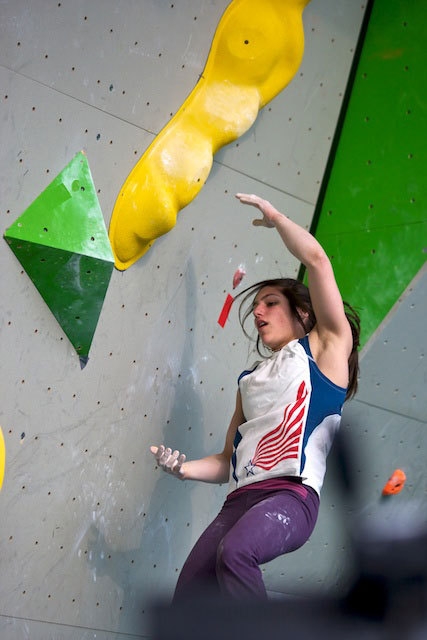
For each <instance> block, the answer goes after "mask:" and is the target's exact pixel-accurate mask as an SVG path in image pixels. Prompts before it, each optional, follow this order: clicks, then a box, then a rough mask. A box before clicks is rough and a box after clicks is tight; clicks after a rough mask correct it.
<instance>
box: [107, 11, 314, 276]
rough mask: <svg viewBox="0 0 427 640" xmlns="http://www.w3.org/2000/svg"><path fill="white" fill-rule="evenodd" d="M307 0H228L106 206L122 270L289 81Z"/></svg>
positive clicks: (164, 228)
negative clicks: (170, 106)
mask: <svg viewBox="0 0 427 640" xmlns="http://www.w3.org/2000/svg"><path fill="white" fill-rule="evenodd" d="M308 2H309V0H232V2H231V3H230V5H229V6H228V8H227V9H226V11H225V12H224V14H223V16H222V18H221V20H220V22H219V24H218V27H217V30H216V32H215V35H214V38H213V41H212V45H211V50H210V52H209V56H208V59H207V62H206V66H205V68H204V70H203V73H202V75H201V76H200V79H199V81H198V83H197V85H196V86H195V88H194V89H193V91H192V92H191V93H190V95H189V96H188V97H187V99H186V100H185V101H184V103H183V104H182V106H181V107H180V109H179V110H178V112H177V113H176V115H175V116H174V117H173V118H172V119H171V120H170V122H169V123H168V124H167V125H166V126H165V127H164V128H163V129H162V131H161V132H160V133H159V134H158V136H157V137H156V138H155V139H154V141H153V142H152V143H151V145H150V146H149V147H148V149H147V150H146V152H145V153H144V154H143V156H142V157H141V159H140V160H139V161H138V162H137V164H136V165H135V167H134V168H133V169H132V171H131V172H130V174H129V176H128V177H127V179H126V181H125V183H124V184H123V186H122V189H121V190H120V193H119V195H118V197H117V200H116V203H115V205H114V209H113V213H112V217H111V223H110V230H109V235H110V242H111V247H112V249H113V253H114V258H115V266H116V268H117V269H120V270H122V271H123V270H125V269H127V268H128V267H130V266H131V265H132V264H133V263H134V262H136V261H137V260H138V259H139V258H141V257H142V256H143V255H144V253H145V252H146V251H148V249H149V248H150V247H151V245H152V244H153V242H154V241H155V239H156V238H158V237H159V236H161V235H163V234H165V233H167V232H168V231H170V230H171V229H172V227H173V226H174V225H175V224H176V217H177V214H178V211H180V210H181V209H182V208H183V207H185V206H186V205H188V204H189V203H190V202H191V201H192V200H193V199H194V198H195V197H196V195H197V194H198V193H199V191H200V190H201V189H202V187H203V185H204V184H205V182H206V180H207V178H208V175H209V172H210V170H211V167H212V162H213V155H214V154H215V153H216V151H217V150H218V149H219V148H220V147H222V146H224V145H226V144H229V143H230V142H232V141H233V140H235V139H236V138H238V137H239V136H241V135H242V134H243V133H244V132H245V131H247V130H248V129H249V128H250V127H251V125H252V124H253V122H254V121H255V119H256V117H257V115H258V112H259V110H260V109H262V107H264V106H265V105H266V104H267V102H269V101H270V100H272V99H273V98H274V97H275V96H276V95H277V94H278V93H279V92H280V91H282V89H283V88H284V87H286V85H287V84H288V83H289V82H290V81H291V79H292V78H293V77H294V75H295V73H296V71H297V70H298V68H299V66H300V63H301V60H302V56H303V51H304V31H303V23H302V13H303V10H304V8H305V6H306V5H307V4H308Z"/></svg>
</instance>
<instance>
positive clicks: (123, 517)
mask: <svg viewBox="0 0 427 640" xmlns="http://www.w3.org/2000/svg"><path fill="white" fill-rule="evenodd" d="M227 4H228V2H227V1H226V0H215V1H212V0H211V1H208V0H178V2H174V3H170V2H163V0H160V1H159V0H156V1H152V0H143V1H141V2H136V1H135V0H120V1H114V2H113V1H112V0H94V1H93V2H90V3H87V2H83V1H82V0H73V1H71V0H65V1H62V2H56V1H55V2H51V1H49V0H31V1H30V0H27V1H25V0H9V1H8V0H6V1H4V2H2V3H1V6H0V82H1V95H0V121H1V133H2V144H1V146H0V163H1V168H2V169H1V172H0V198H1V201H0V221H1V231H2V233H3V232H4V230H5V229H6V228H8V227H9V226H10V224H11V223H12V222H13V221H15V220H16V218H17V217H18V216H19V215H20V214H21V213H22V212H23V211H24V209H26V207H27V206H28V205H29V204H30V203H31V202H32V201H33V200H34V199H35V198H36V197H37V196H38V195H39V193H40V192H41V191H42V190H43V189H44V188H45V187H46V186H47V185H48V184H49V183H50V181H51V180H52V179H53V178H54V177H55V176H56V175H57V174H58V173H59V172H60V171H61V170H62V169H63V168H64V166H65V165H66V164H67V163H68V162H69V161H70V160H71V158H72V157H73V156H74V154H75V153H77V152H78V151H80V150H82V149H83V150H84V151H85V153H86V154H87V158H88V161H89V165H90V168H91V172H92V176H93V180H94V184H95V186H96V188H97V193H98V197H99V201H100V204H101V208H102V211H103V214H104V218H105V222H106V224H107V225H108V222H109V219H110V215H111V211H112V207H113V204H114V200H115V197H116V195H117V193H118V191H119V189H120V186H121V184H122V183H123V181H124V179H125V178H126V176H127V175H128V173H129V171H130V169H131V168H132V166H133V165H134V163H135V162H136V160H137V158H139V157H140V156H141V155H142V153H143V152H144V150H145V149H146V147H147V146H148V145H149V143H150V142H151V141H152V140H153V138H154V136H155V135H156V133H158V131H160V129H161V128H162V127H163V126H164V124H165V123H166V122H167V121H168V119H169V118H170V117H171V115H172V114H173V113H174V112H176V110H177V109H178V108H179V106H180V104H181V103H182V101H183V100H184V98H185V97H186V96H187V95H188V93H189V91H191V89H192V88H193V86H194V85H195V83H196V81H197V77H198V74H199V73H200V72H201V70H202V69H203V65H204V63H205V60H206V56H207V53H208V51H209V45H210V41H211V38H212V35H213V33H214V30H215V27H216V24H217V22H218V20H219V18H220V16H221V14H222V12H223V11H224V9H225V7H226V6H227ZM364 11H365V5H364V4H361V3H357V2H353V0H322V1H320V0H312V2H311V3H310V4H309V5H308V7H307V8H306V10H305V13H304V23H305V32H306V49H305V56H304V60H303V63H302V66H301V68H300V71H299V73H298V74H297V76H296V77H295V79H294V81H293V82H292V83H291V85H290V86H289V87H288V88H287V89H286V90H285V91H284V92H283V93H282V94H280V95H279V96H278V97H277V98H275V99H274V100H273V101H272V102H271V103H270V104H269V105H268V106H267V107H266V108H265V109H264V110H263V111H262V113H261V114H260V116H259V117H258V119H257V121H256V123H255V124H254V126H253V127H252V129H251V130H250V131H249V132H248V133H247V134H245V135H244V136H243V137H242V138H241V139H239V140H238V141H236V142H235V143H234V144H232V145H230V146H229V147H228V148H225V149H222V150H221V151H220V152H219V153H218V154H217V156H216V157H215V162H214V167H213V169H212V172H211V174H210V176H209V180H208V182H207V184H206V185H205V187H204V188H203V190H202V191H201V193H200V194H199V196H198V197H197V198H196V200H195V201H193V202H192V203H191V204H190V205H189V206H188V207H187V208H186V209H185V210H183V211H182V212H181V213H180V214H179V219H178V223H177V225H176V227H175V228H174V229H173V230H172V231H171V232H170V233H169V234H168V235H167V236H165V237H164V238H161V239H160V240H158V241H157V242H156V245H155V247H153V249H152V250H150V251H149V252H148V253H147V254H146V256H144V257H143V258H142V259H141V260H140V261H139V262H138V263H137V264H136V265H134V266H133V267H132V268H131V269H129V271H127V272H125V273H119V272H117V271H115V272H114V273H113V277H112V279H111V282H110V285H109V289H108V291H107V295H106V298H105V302H104V306H103V309H102V313H101V316H100V320H99V323H98V327H97V330H96V332H95V336H94V340H93V343H92V347H91V351H90V354H89V362H88V364H87V365H86V367H85V368H84V369H81V368H80V364H79V359H78V356H77V354H76V353H75V351H74V349H73V348H72V346H71V345H70V343H69V342H68V340H67V338H66V337H65V336H64V334H63V332H62V330H61V328H60V327H59V325H58V323H57V322H56V320H55V318H54V317H53V315H52V314H51V313H50V311H49V309H48V308H47V306H46V305H45V303H44V302H43V300H42V299H41V297H40V295H39V294H38V292H37V291H36V289H35V288H34V286H33V284H32V283H31V281H30V280H29V278H28V276H27V275H26V273H25V272H23V271H22V269H21V267H20V265H19V263H18V262H17V260H16V258H15V257H14V255H13V254H12V252H11V251H10V249H9V248H8V246H7V244H6V243H5V242H4V243H3V246H2V248H1V250H0V268H1V271H2V278H1V281H0V287H1V289H0V294H1V295H0V300H1V308H2V313H1V316H0V322H1V342H0V357H1V362H2V367H1V388H2V402H1V406H0V421H1V425H2V429H3V432H4V435H5V440H6V451H7V467H6V475H5V480H4V485H3V490H2V492H1V494H0V504H1V510H2V513H3V516H2V519H1V524H0V558H1V560H0V562H1V575H2V580H1V585H0V614H1V617H0V635H1V637H2V639H3V638H4V640H9V639H10V640H15V639H20V640H21V639H23V638H31V639H32V640H38V639H39V638H40V639H43V640H45V639H46V638H55V639H64V640H71V639H72V640H75V639H76V640H77V639H80V638H87V639H92V638H98V639H99V638H102V639H103V640H104V639H105V640H109V639H110V638H115V639H123V638H126V637H146V636H148V635H149V602H150V598H152V597H153V596H154V595H158V594H164V595H166V596H167V595H169V594H170V593H171V591H172V589H173V587H174V584H175V580H176V577H177V573H178V571H179V569H180V567H181V565H182V563H183V561H184V559H185V557H186V555H187V553H188V551H189V549H190V547H191V545H192V543H193V542H194V541H195V539H196V538H197V536H198V535H199V534H200V532H201V531H202V529H203V527H204V526H205V525H206V524H207V523H208V522H209V521H210V519H211V518H212V516H213V514H214V513H215V511H216V510H217V509H218V507H219V506H220V504H221V502H222V500H223V498H224V495H225V487H213V486H210V485H197V484H191V483H178V482H174V479H172V478H170V477H168V476H166V475H165V474H162V473H160V471H159V470H156V469H155V465H154V464H153V459H152V457H151V455H150V454H149V452H148V447H149V445H150V444H152V443H158V442H160V441H163V440H165V441H167V442H168V443H171V445H173V446H176V447H177V448H180V449H182V450H184V451H186V452H187V454H188V455H189V456H191V457H198V456H201V455H204V454H207V453H209V452H212V451H216V450H218V449H219V448H222V444H223V438H224V434H225V430H226V427H227V424H228V419H229V416H230V415H231V412H232V409H233V405H234V396H235V388H236V378H237V375H238V374H239V373H240V371H241V370H242V369H243V368H244V367H245V365H246V364H247V363H248V362H250V361H251V360H252V358H253V355H252V353H251V349H252V347H251V346H250V345H249V346H248V344H247V342H246V340H245V339H244V338H243V336H242V334H241V330H240V327H239V326H238V322H237V318H236V313H235V310H233V311H232V314H231V317H230V320H229V322H227V324H226V326H225V328H224V329H221V328H220V326H219V325H218V324H217V318H218V315H219V312H220V310H221V307H222V305H223V302H224V299H225V296H226V294H227V293H228V292H229V291H230V290H231V286H232V277H233V274H234V272H235V270H236V269H237V267H238V266H239V265H242V264H243V265H244V266H245V269H246V272H247V275H246V278H245V280H244V283H245V284H246V283H247V284H249V283H250V282H253V281H256V280H258V279H261V278H264V277H269V276H276V275H279V274H286V275H293V274H296V273H297V272H298V268H299V265H298V264H296V263H295V261H294V260H293V259H292V258H290V257H289V256H288V255H286V254H284V252H283V249H282V246H281V244H280V242H279V241H278V239H277V238H276V237H275V236H274V235H272V234H271V233H269V232H268V231H267V230H260V229H255V228H253V227H251V225H250V221H251V219H252V210H249V209H245V208H242V207H241V206H240V205H238V203H237V201H236V200H235V199H234V198H233V194H234V193H235V192H237V191H248V192H258V193H260V194H262V195H264V196H265V197H267V198H270V199H271V200H272V201H273V202H275V204H276V205H277V206H278V207H280V208H282V209H283V210H286V211H287V212H289V213H290V214H291V215H292V217H293V218H294V219H295V220H297V221H298V222H299V223H300V224H302V225H304V226H306V227H309V226H310V224H311V221H312V217H313V212H314V208H315V204H316V199H317V196H318V193H319V189H320V185H321V182H322V177H323V173H324V170H325V166H326V163H327V158H328V154H329V151H330V148H331V142H332V138H333V135H334V131H335V127H336V123H337V119H338V115H339V112H340V107H341V104H342V100H343V96H344V92H345V88H346V83H347V79H348V76H349V72H350V68H351V63H352V60H353V56H354V51H355V46H356V43H357V38H358V34H359V30H360V25H361V23H362V20H363V15H364ZM417 282H418V285H417V286H421V287H422V286H424V283H425V278H424V279H421V280H419V281H417ZM417 292H418V289H417V290H415V289H414V291H413V293H411V294H410V295H408V296H407V297H406V298H405V304H403V303H402V304H401V305H399V306H398V308H397V311H396V313H395V314H394V315H393V319H392V321H390V323H389V324H388V325H387V327H388V329H387V327H386V329H387V330H388V331H390V332H391V333H390V337H389V338H387V339H386V340H387V342H386V343H385V342H384V340H383V339H382V338H381V337H380V335H382V334H379V335H378V338H377V340H378V342H375V343H373V345H372V347H371V350H370V351H369V353H374V351H373V349H374V348H375V349H377V350H378V358H380V357H384V358H386V357H388V358H391V359H393V357H394V356H396V355H397V354H396V352H395V349H397V350H398V351H399V349H403V347H405V349H406V350H405V355H406V356H407V357H409V353H411V355H412V358H413V359H415V360H416V362H417V363H418V366H419V371H418V379H419V380H424V381H425V375H426V374H425V365H424V368H423V360H422V357H423V355H424V354H422V353H420V347H419V344H418V342H417V343H416V344H415V343H413V342H412V341H413V340H415V337H416V336H417V335H418V334H417V330H419V329H420V327H421V321H422V319H423V318H424V317H425V302H424V303H420V302H419V296H418V293H417ZM421 293H422V291H421ZM411 296H412V297H411ZM410 300H413V301H414V302H413V304H414V307H412V306H411V305H410V303H409V301H410ZM424 300H425V295H424ZM408 304H409V307H408ZM422 304H424V311H423V308H422ZM405 305H406V306H405ZM408 316H410V320H411V322H413V325H414V326H413V329H412V330H411V332H410V336H409V338H410V340H411V342H410V343H409V342H407V343H406V342H405V343H404V344H403V342H402V340H401V339H400V336H401V333H400V331H401V330H402V326H403V330H404V329H405V326H406V325H405V323H406V322H408V321H409V320H408ZM383 330H384V329H383ZM395 336H397V337H395ZM385 345H388V347H387V346H385ZM396 345H399V348H398V347H397V346H396ZM410 348H412V349H413V351H410ZM399 353H400V351H399ZM412 358H409V360H410V362H409V361H408V362H407V366H408V367H409V368H411V370H412V368H413V359H412ZM377 362H378V361H377V357H375V358H374V359H373V363H372V366H374V365H376V364H377ZM405 366H406V364H405ZM395 373H396V376H399V375H402V378H401V379H399V380H393V381H391V379H389V378H388V375H387V374H386V372H384V371H382V370H381V369H380V371H378V372H377V371H376V370H375V367H374V368H373V369H371V373H370V374H369V375H370V376H371V377H369V376H367V380H368V382H367V383H364V385H365V386H363V389H362V392H361V395H360V399H359V400H358V401H354V402H353V403H352V405H351V407H349V411H352V413H351V415H349V418H348V424H351V425H354V424H356V425H358V426H357V427H356V428H359V427H360V429H361V431H362V432H364V430H366V431H367V435H366V438H367V439H369V437H370V434H372V430H371V427H372V425H375V426H376V425H377V424H381V427H378V433H376V435H375V437H379V438H380V439H381V442H384V440H385V441H386V443H387V450H388V451H389V452H391V451H394V450H395V449H396V448H397V449H398V451H400V452H403V451H404V452H405V456H406V457H405V460H408V461H409V458H410V456H409V452H410V448H409V447H405V443H406V442H407V441H406V439H405V437H402V436H400V435H399V434H400V433H401V432H402V426H404V427H405V431H404V432H405V433H408V432H409V429H410V428H412V427H414V431H413V433H414V434H415V433H416V434H418V433H419V427H420V425H422V424H424V426H425V411H421V409H420V405H419V404H418V403H419V402H420V393H418V396H417V398H418V400H417V399H414V398H412V399H411V395H410V394H409V395H408V393H407V392H406V391H404V388H405V383H406V381H407V380H406V377H405V370H404V368H403V367H402V368H399V369H396V370H395ZM370 380H372V381H374V380H375V382H372V384H371V383H370V382H369V381H370ZM386 380H387V384H386ZM373 384H375V385H377V384H378V386H380V388H381V389H382V390H384V397H383V399H382V400H381V402H379V401H378V400H372V397H371V393H372V391H373V388H372V386H373ZM387 385H388V386H387ZM396 388H397V389H398V390H399V389H400V391H398V392H396V391H395V389H396ZM392 389H393V391H392ZM393 394H394V395H393ZM414 394H415V395H416V392H414ZM390 395H393V398H394V399H395V403H396V409H393V410H390V405H389V399H390V398H389V396H390ZM378 397H379V396H376V398H378ZM421 401H422V402H425V401H424V400H423V399H421ZM405 403H407V404H408V405H409V408H408V409H406V408H405V409H404V410H402V409H401V407H403V406H405V407H406V404H405ZM414 407H418V409H414ZM423 421H424V422H423ZM402 422H403V423H404V424H403V425H402ZM406 427H408V428H407V429H406ZM415 427H416V428H417V430H416V431H415ZM401 440H402V442H403V444H400V442H401ZM414 440H416V441H417V446H418V444H419V445H420V446H421V442H419V440H418V437H415V436H414ZM410 444H411V445H412V441H411V442H410ZM417 451H418V453H419V455H421V453H422V449H417ZM395 460H396V461H397V462H398V461H399V457H398V456H397V457H395V458H393V465H394V462H395ZM374 462H375V465H374V466H375V469H374V470H373V471H372V472H369V473H374V474H375V478H376V480H375V483H374V480H372V479H370V482H369V483H368V489H369V491H368V494H369V499H370V500H371V501H373V500H375V499H376V496H377V494H378V491H379V490H380V489H379V488H378V483H379V484H381V482H382V478H381V476H382V475H383V471H384V472H385V471H387V473H388V469H389V467H390V464H391V458H390V456H389V457H388V458H384V460H383V462H382V463H381V465H379V464H378V461H377V460H376V461H374ZM370 463H371V462H370V460H369V459H368V461H367V464H368V465H369V464H370ZM396 466H398V465H397V464H396ZM368 468H369V467H368ZM417 469H418V467H417ZM363 473H364V472H363ZM418 474H419V477H418V480H419V482H418V484H416V480H415V478H414V476H412V480H411V482H413V483H414V482H415V485H414V486H415V488H416V489H417V490H419V488H420V486H421V485H420V483H422V482H423V480H422V478H421V472H420V471H418ZM381 486H382V484H381ZM341 514H342V508H340V506H339V504H338V502H337V499H336V494H335V487H334V483H333V478H332V476H331V477H330V478H329V479H328V481H327V483H326V487H325V494H324V501H323V506H322V512H321V516H320V521H319V526H318V529H317V531H316V532H315V535H314V536H313V538H312V539H311V541H310V542H309V543H308V545H307V546H306V547H305V548H304V549H303V550H302V551H301V552H297V553H295V554H293V555H292V556H289V557H288V558H286V559H285V560H283V559H282V560H278V561H277V562H275V563H272V564H271V565H269V566H268V567H266V568H265V578H266V583H267V586H268V588H269V589H270V590H271V591H276V592H279V593H296V592H299V591H301V590H304V589H313V588H315V589H316V588H318V589H321V590H322V589H323V590H326V591H330V590H334V589H335V588H339V587H340V586H341V585H342V583H343V581H344V582H345V580H346V570H345V566H346V558H347V555H348V545H347V540H346V537H345V532H344V530H343V527H342V526H341ZM319 549H321V553H319Z"/></svg>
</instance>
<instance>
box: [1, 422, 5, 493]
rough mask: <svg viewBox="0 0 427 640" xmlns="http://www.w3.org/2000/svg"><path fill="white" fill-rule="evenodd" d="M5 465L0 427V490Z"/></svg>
mask: <svg viewBox="0 0 427 640" xmlns="http://www.w3.org/2000/svg"><path fill="white" fill-rule="evenodd" d="M5 465H6V447H5V445H4V438H3V431H2V430H1V427H0V489H1V488H2V485H3V478H4V468H5Z"/></svg>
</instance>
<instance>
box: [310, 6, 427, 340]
mask: <svg viewBox="0 0 427 640" xmlns="http://www.w3.org/2000/svg"><path fill="white" fill-rule="evenodd" d="M370 9H371V11H370V15H369V21H368V23H367V27H366V32H365V35H364V39H363V45H362V47H361V50H360V57H358V62H357V67H356V68H355V71H354V75H353V81H352V83H351V85H352V86H351V88H350V89H349V91H351V93H350V94H349V95H348V96H347V102H346V108H345V112H343V116H342V118H341V124H340V126H339V128H338V130H337V135H336V140H335V144H334V151H333V153H332V154H331V158H330V162H329V169H328V171H327V173H326V178H325V183H324V185H323V189H322V195H321V197H320V198H319V202H318V205H317V210H316V215H315V223H314V225H313V229H312V231H313V232H314V233H315V235H316V237H317V238H318V239H319V241H320V242H321V243H322V244H323V246H324V247H325V249H326V251H327V252H328V254H329V255H330V257H331V259H332V262H333V265H334V270H335V273H336V276H337V280H338V282H339V285H340V288H341V291H342V293H343V296H344V297H345V298H346V299H348V300H349V301H350V302H351V303H352V304H353V305H354V306H356V307H357V308H359V309H360V312H361V316H362V325H363V333H362V343H365V342H366V341H367V339H368V338H369V337H370V336H371V335H372V333H373V331H375V329H376V328H377V327H378V325H379V324H380V323H381V321H382V320H383V319H384V317H385V316H386V315H387V313H388V312H389V310H390V309H391V307H392V306H393V304H394V303H395V302H396V301H397V299H398V298H399V296H400V294H401V293H402V292H403V291H404V290H405V288H406V287H407V286H408V284H409V283H410V281H411V280H412V279H413V277H414V276H415V275H416V273H417V272H418V271H419V269H420V268H421V266H422V265H423V264H424V262H425V261H426V258H427V253H426V248H427V235H426V225H427V181H426V173H427V158H426V155H427V154H426V150H427V84H426V82H425V68H426V65H427V48H426V46H425V18H426V17H427V5H425V4H424V3H421V2H420V3H418V2H406V1H404V0H375V1H374V2H372V4H371V7H370Z"/></svg>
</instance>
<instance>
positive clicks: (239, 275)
mask: <svg viewBox="0 0 427 640" xmlns="http://www.w3.org/2000/svg"><path fill="white" fill-rule="evenodd" d="M245 275H246V271H245V268H244V266H243V265H239V268H238V269H237V271H236V272H235V274H234V276H233V289H235V288H236V287H238V286H239V284H240V283H241V282H242V280H243V278H244V277H245Z"/></svg>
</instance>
